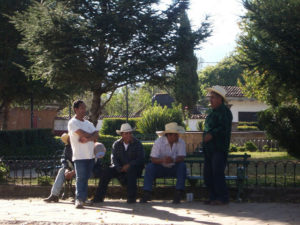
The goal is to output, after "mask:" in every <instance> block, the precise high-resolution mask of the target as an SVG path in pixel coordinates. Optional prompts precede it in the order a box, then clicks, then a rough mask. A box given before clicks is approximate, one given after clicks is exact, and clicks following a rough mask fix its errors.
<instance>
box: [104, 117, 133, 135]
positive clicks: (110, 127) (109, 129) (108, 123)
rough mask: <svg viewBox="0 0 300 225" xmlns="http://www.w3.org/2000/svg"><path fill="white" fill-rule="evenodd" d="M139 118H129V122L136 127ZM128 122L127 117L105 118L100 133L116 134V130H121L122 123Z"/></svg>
mask: <svg viewBox="0 0 300 225" xmlns="http://www.w3.org/2000/svg"><path fill="white" fill-rule="evenodd" d="M138 120H139V118H134V119H128V123H129V124H130V125H131V126H132V127H133V128H134V127H136V124H137V122H138ZM123 123H126V118H117V119H115V118H105V119H104V120H103V124H102V127H101V130H100V134H105V135H116V130H120V128H121V125H122V124H123Z"/></svg>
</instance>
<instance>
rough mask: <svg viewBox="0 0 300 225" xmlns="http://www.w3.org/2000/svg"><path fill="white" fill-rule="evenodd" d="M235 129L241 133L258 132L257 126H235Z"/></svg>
mask: <svg viewBox="0 0 300 225" xmlns="http://www.w3.org/2000/svg"><path fill="white" fill-rule="evenodd" d="M237 129H238V130H242V131H251V130H253V131H256V130H259V129H258V127H257V126H247V125H242V126H237Z"/></svg>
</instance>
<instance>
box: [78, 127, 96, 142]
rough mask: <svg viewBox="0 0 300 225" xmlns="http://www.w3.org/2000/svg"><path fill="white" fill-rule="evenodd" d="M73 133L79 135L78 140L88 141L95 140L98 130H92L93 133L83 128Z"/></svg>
mask: <svg viewBox="0 0 300 225" xmlns="http://www.w3.org/2000/svg"><path fill="white" fill-rule="evenodd" d="M75 133H76V134H77V135H78V136H79V140H80V142H83V143H86V142H89V141H93V142H96V141H97V140H98V138H99V134H98V131H94V132H93V133H88V132H86V131H84V130H81V129H78V130H76V131H75Z"/></svg>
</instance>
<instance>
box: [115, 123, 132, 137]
mask: <svg viewBox="0 0 300 225" xmlns="http://www.w3.org/2000/svg"><path fill="white" fill-rule="evenodd" d="M134 130H135V129H132V127H131V126H130V124H129V123H123V124H122V125H121V129H120V130H116V133H117V134H119V135H120V134H121V133H123V132H132V131H134Z"/></svg>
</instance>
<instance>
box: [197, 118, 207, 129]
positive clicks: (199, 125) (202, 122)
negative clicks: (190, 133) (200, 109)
mask: <svg viewBox="0 0 300 225" xmlns="http://www.w3.org/2000/svg"><path fill="white" fill-rule="evenodd" d="M204 123H205V121H204V120H200V121H198V123H197V130H198V131H204Z"/></svg>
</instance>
